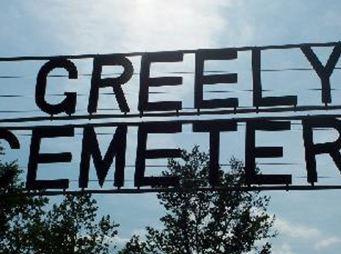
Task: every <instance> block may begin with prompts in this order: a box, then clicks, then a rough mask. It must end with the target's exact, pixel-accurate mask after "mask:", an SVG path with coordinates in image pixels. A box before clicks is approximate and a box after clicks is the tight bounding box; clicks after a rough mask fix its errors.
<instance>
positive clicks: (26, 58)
mask: <svg viewBox="0 0 341 254" xmlns="http://www.w3.org/2000/svg"><path fill="white" fill-rule="evenodd" d="M338 43H340V42H325V43H319V42H318V43H299V44H283V45H267V46H258V47H257V46H242V47H228V48H220V49H221V50H224V49H231V50H237V51H250V50H252V49H254V48H258V49H261V50H269V49H291V48H298V47H301V46H310V47H331V46H336V45H337V44H338ZM198 50H199V49H185V50H183V49H182V50H166V51H153V52H145V51H137V52H129V53H111V54H72V55H50V56H12V57H0V62H13V61H40V60H50V59H53V58H57V57H63V58H68V59H86V58H94V57H98V56H110V55H120V56H126V57H129V56H130V57H132V56H142V55H144V54H146V53H167V52H178V53H183V54H193V53H195V52H197V51H198ZM200 50H205V49H200Z"/></svg>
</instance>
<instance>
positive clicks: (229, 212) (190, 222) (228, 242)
mask: <svg viewBox="0 0 341 254" xmlns="http://www.w3.org/2000/svg"><path fill="white" fill-rule="evenodd" d="M181 158H182V160H183V161H184V162H183V163H182V164H181V163H180V162H178V161H176V160H174V159H171V160H169V163H168V171H167V172H164V173H163V175H165V176H169V175H177V176H179V178H180V184H179V187H178V189H179V191H177V192H163V193H159V194H158V198H159V200H160V203H161V204H162V205H163V206H164V208H165V210H166V214H165V215H164V216H163V217H162V218H161V219H160V220H161V223H162V224H163V226H164V227H163V229H155V228H152V227H147V228H146V230H147V233H146V235H145V240H141V239H140V238H139V237H138V236H136V235H135V236H133V237H132V238H131V239H130V241H129V242H128V243H127V244H126V246H125V248H124V249H123V250H121V251H120V252H119V253H120V254H128V253H141V254H147V253H148V254H151V253H153V254H156V253H165V254H178V253H185V254H189V253H204V254H211V253H212V254H213V253H214V254H219V253H221V254H226V253H231V254H234V253H235V254H237V253H238V254H240V253H248V252H250V251H253V252H256V253H260V254H266V253H270V251H271V245H270V243H268V242H266V243H265V244H263V246H258V245H259V242H264V241H266V240H267V239H269V238H271V237H274V236H275V235H276V234H275V233H273V232H272V230H271V227H272V225H273V222H274V217H272V216H270V215H269V214H267V212H266V208H267V206H268V203H269V197H267V196H261V195H260V194H259V193H258V192H243V191H231V190H224V191H210V192H208V191H204V190H198V189H199V188H202V187H209V183H208V181H207V175H208V168H209V156H208V154H206V153H202V152H200V151H199V149H198V147H194V148H193V150H192V151H191V152H186V151H183V153H182V156H181ZM230 164H231V169H232V172H230V173H229V174H228V173H224V172H223V171H221V170H220V176H219V177H220V181H221V183H222V186H221V187H240V186H241V185H242V184H243V182H244V177H243V173H244V172H243V164H242V162H240V161H238V160H236V159H231V161H230ZM260 240H262V241H260Z"/></svg>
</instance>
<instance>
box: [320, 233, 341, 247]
mask: <svg viewBox="0 0 341 254" xmlns="http://www.w3.org/2000/svg"><path fill="white" fill-rule="evenodd" d="M335 244H340V245H341V237H336V236H332V237H329V238H325V239H322V240H320V241H318V242H317V243H316V244H315V245H314V248H315V250H321V249H324V248H328V247H330V246H332V245H335Z"/></svg>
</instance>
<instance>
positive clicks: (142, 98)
mask: <svg viewBox="0 0 341 254" xmlns="http://www.w3.org/2000/svg"><path fill="white" fill-rule="evenodd" d="M299 48H300V49H301V51H302V52H303V54H304V55H305V56H306V58H307V59H308V61H309V62H310V64H311V65H312V67H313V69H314V70H315V72H316V74H317V75H318V76H319V78H320V80H321V102H322V103H323V104H325V105H327V104H328V103H331V101H332V100H331V87H330V77H331V75H332V73H333V71H334V69H335V66H336V64H337V62H338V60H339V58H340V54H341V43H337V44H336V45H335V46H334V48H333V50H332V53H331V54H330V55H329V58H328V61H327V62H326V64H325V65H323V64H322V63H321V61H320V60H319V58H318V57H317V56H316V54H315V53H314V51H313V50H312V48H311V47H310V46H308V45H304V44H303V45H301V46H300V47H299ZM261 51H262V50H261V49H260V48H257V47H254V48H252V49H251V60H252V76H253V106H254V107H256V108H258V107H273V106H283V105H284V106H296V105H297V96H294V95H291V96H278V97H263V95H262V82H261ZM237 53H238V50H237V49H202V50H197V51H196V52H195V78H194V80H195V81H194V108H195V109H197V110H200V109H214V108H237V107H238V106H239V103H238V98H225V99H210V100H205V99H204V95H203V93H204V89H203V87H204V85H209V84H218V83H219V84H222V83H229V84H233V83H237V80H238V75H237V73H229V74H215V75H205V74H204V63H205V61H207V60H233V59H237ZM183 55H184V53H183V52H181V51H169V52H154V53H144V54H142V57H141V70H140V82H139V83H140V87H139V96H138V110H139V111H140V112H141V114H143V112H145V111H179V110H181V109H182V102H181V101H156V102H150V101H149V88H150V87H160V86H179V85H181V84H182V77H181V76H178V77H167V76H165V77H150V70H151V64H152V63H166V62H181V61H183ZM104 66H121V67H122V68H123V72H122V73H121V75H120V76H118V77H113V78H102V69H103V67H104ZM56 68H62V69H65V70H66V71H67V72H68V78H69V79H77V78H78V70H77V67H76V65H75V64H74V63H73V62H72V61H71V60H69V59H67V58H65V57H55V58H53V59H50V60H49V61H48V62H47V63H45V64H44V65H43V66H42V67H41V69H40V70H39V73H38V76H37V83H36V91H35V100H36V104H37V105H38V107H39V108H40V109H41V110H42V111H44V112H46V113H47V114H50V115H56V114H59V113H63V112H64V113H66V114H69V115H71V114H73V113H75V108H76V101H77V94H76V93H75V92H65V93H64V94H65V99H64V100H63V101H62V102H60V103H58V104H50V103H49V102H47V101H46V98H45V95H46V87H47V79H48V74H49V73H50V72H51V71H52V70H54V69H56ZM133 73H134V68H133V65H132V63H131V61H130V60H129V59H128V58H127V57H125V56H123V55H120V54H113V55H98V56H96V57H94V60H93V71H92V76H91V88H90V95H89V101H88V107H87V111H88V113H89V114H93V113H96V112H97V105H98V99H99V90H100V89H101V88H104V87H111V88H112V89H113V92H114V94H115V97H116V101H117V104H118V106H119V109H120V111H121V112H124V113H128V112H130V107H129V105H128V103H127V100H126V97H125V94H124V91H123V89H122V86H123V85H124V84H126V83H127V82H128V81H129V80H130V78H131V77H132V75H133Z"/></svg>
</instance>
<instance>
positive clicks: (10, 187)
mask: <svg viewBox="0 0 341 254" xmlns="http://www.w3.org/2000/svg"><path fill="white" fill-rule="evenodd" d="M19 176H20V171H19V169H18V165H17V163H16V162H11V163H3V162H1V161H0V250H1V253H4V254H7V253H8V254H10V253H54V254H58V253H79V254H81V253H84V254H85V253H87V254H88V253H96V254H97V253H103V254H104V253H110V252H111V250H110V247H112V248H114V247H115V246H114V245H113V240H114V237H115V236H116V235H117V227H118V224H115V223H114V222H113V221H111V219H110V216H109V215H107V216H103V217H102V218H101V219H100V220H99V222H96V216H97V215H96V214H97V210H98V206H97V205H96V201H95V200H94V199H93V198H91V195H90V194H80V195H77V196H74V195H65V197H64V199H63V200H62V201H61V202H60V203H58V204H54V205H53V206H52V208H51V206H50V205H49V200H48V199H47V198H44V197H42V196H35V197H33V196H30V195H26V194H25V193H24V192H23V189H24V187H23V183H22V182H21V181H20V178H19ZM110 244H112V246H110Z"/></svg>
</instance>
